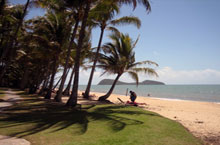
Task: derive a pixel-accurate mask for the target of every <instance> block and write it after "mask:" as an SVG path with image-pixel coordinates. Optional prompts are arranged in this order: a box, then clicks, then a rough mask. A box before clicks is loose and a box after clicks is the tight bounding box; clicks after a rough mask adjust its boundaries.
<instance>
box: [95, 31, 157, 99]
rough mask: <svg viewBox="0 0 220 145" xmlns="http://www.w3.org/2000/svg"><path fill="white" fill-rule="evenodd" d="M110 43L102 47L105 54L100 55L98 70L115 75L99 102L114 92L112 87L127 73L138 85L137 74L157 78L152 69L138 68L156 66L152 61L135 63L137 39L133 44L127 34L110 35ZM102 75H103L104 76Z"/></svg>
mask: <svg viewBox="0 0 220 145" xmlns="http://www.w3.org/2000/svg"><path fill="white" fill-rule="evenodd" d="M110 38H111V39H112V41H113V42H112V43H107V44H105V45H104V46H103V51H104V53H105V54H103V55H101V57H100V60H99V65H97V66H98V67H99V68H102V69H104V70H105V71H104V73H109V74H117V76H116V78H115V80H114V82H113V84H112V87H111V88H110V90H109V91H108V93H106V94H105V95H104V96H101V97H100V98H99V101H104V100H106V99H107V98H108V97H109V96H110V95H111V93H112V91H113V90H114V87H115V85H116V83H117V81H118V79H119V78H120V77H121V76H122V74H124V73H128V74H129V75H130V76H131V78H132V79H134V80H135V81H136V84H137V85H138V82H139V79H138V73H139V72H144V73H146V74H148V75H155V76H158V75H157V73H156V72H155V70H154V69H153V68H148V67H140V66H141V65H144V64H149V65H155V66H158V64H157V63H155V62H152V61H142V62H136V61H135V53H134V48H135V46H136V44H137V41H138V39H137V40H136V41H135V42H133V41H132V39H131V38H130V37H129V35H128V34H125V35H124V34H122V33H121V34H112V35H110ZM104 73H103V74H104Z"/></svg>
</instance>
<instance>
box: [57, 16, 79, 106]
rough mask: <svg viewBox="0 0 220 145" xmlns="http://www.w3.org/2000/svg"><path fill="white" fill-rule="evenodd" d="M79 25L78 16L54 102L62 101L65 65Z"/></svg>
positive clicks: (66, 65)
mask: <svg viewBox="0 0 220 145" xmlns="http://www.w3.org/2000/svg"><path fill="white" fill-rule="evenodd" d="M78 25H79V18H77V19H76V24H75V27H74V30H73V33H72V37H71V41H70V44H69V47H68V52H67V56H66V61H65V66H64V70H63V76H62V81H61V83H60V87H59V90H58V93H57V95H56V97H55V98H54V99H55V101H56V102H62V92H63V87H64V83H65V81H66V76H67V75H66V71H67V67H68V63H69V59H70V53H71V49H72V47H73V41H74V39H75V36H76V32H77V28H78Z"/></svg>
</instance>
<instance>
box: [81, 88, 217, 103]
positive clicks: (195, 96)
mask: <svg viewBox="0 0 220 145" xmlns="http://www.w3.org/2000/svg"><path fill="white" fill-rule="evenodd" d="M86 86H87V85H79V90H80V91H85V89H86ZM110 87H111V85H92V87H91V92H99V93H107V91H108V90H109V89H110ZM130 90H132V91H135V92H136V94H137V96H142V97H150V98H155V99H163V100H173V101H181V100H188V101H201V102H215V103H220V84H189V85H185V84H177V85H174V84H169V85H168V84H166V85H139V86H138V87H137V86H136V85H116V86H115V89H114V91H113V94H118V95H126V93H127V95H128V96H129V91H130Z"/></svg>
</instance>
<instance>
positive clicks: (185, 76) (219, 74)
mask: <svg viewBox="0 0 220 145" xmlns="http://www.w3.org/2000/svg"><path fill="white" fill-rule="evenodd" d="M157 72H158V74H159V78H157V80H160V81H163V82H165V83H167V84H220V71H218V70H214V69H204V70H175V69H173V68H171V67H164V68H161V69H159V70H157Z"/></svg>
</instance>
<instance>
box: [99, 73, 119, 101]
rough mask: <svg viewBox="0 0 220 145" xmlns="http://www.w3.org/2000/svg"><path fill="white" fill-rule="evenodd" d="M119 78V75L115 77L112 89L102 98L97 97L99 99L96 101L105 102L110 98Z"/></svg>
mask: <svg viewBox="0 0 220 145" xmlns="http://www.w3.org/2000/svg"><path fill="white" fill-rule="evenodd" d="M120 76H121V74H118V75H117V77H116V78H115V81H114V82H113V84H112V87H111V88H110V90H109V91H108V93H107V94H105V95H104V96H101V97H99V99H98V100H99V101H105V100H106V99H107V98H108V97H110V95H111V94H112V92H113V90H114V88H115V85H116V83H117V81H118V79H119V78H120Z"/></svg>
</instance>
